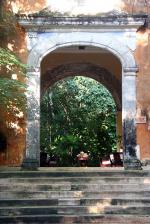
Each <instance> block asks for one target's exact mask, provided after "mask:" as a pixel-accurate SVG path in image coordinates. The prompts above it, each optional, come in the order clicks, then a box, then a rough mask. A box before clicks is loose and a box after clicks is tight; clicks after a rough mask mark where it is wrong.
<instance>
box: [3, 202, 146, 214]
mask: <svg viewBox="0 0 150 224" xmlns="http://www.w3.org/2000/svg"><path fill="white" fill-rule="evenodd" d="M33 214H37V215H49V214H55V215H56V214H63V215H73V214H78V215H80V214H122V215H123V214H130V215H138V214H140V215H150V207H149V206H138V207H136V206H112V205H110V204H109V203H108V204H107V203H106V204H104V205H99V204H97V205H93V206H43V207H40V206H34V207H29V206H28V207H13V208H12V207H5V208H2V207H0V216H16V215H33Z"/></svg>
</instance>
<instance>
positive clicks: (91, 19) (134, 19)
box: [17, 14, 147, 31]
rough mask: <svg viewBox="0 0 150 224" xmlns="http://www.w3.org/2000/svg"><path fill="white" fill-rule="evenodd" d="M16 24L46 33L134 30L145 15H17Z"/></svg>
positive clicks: (140, 24) (140, 23) (142, 22)
mask: <svg viewBox="0 0 150 224" xmlns="http://www.w3.org/2000/svg"><path fill="white" fill-rule="evenodd" d="M17 18H18V22H19V24H20V25H21V26H23V27H24V28H25V29H26V30H30V31H32V30H34V31H46V30H50V29H52V28H53V29H54V28H58V27H59V28H64V29H66V28H68V27H73V28H75V27H80V28H81V27H82V28H83V27H85V28H86V27H88V28H98V29H101V28H119V29H120V28H135V29H137V28H138V27H140V26H142V25H144V23H145V20H146V19H147V15H103V16H82V17H79V16H77V17H69V16H48V15H43V16H41V15H36V16H35V15H25V14H21V15H17Z"/></svg>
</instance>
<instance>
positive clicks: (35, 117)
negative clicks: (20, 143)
mask: <svg viewBox="0 0 150 224" xmlns="http://www.w3.org/2000/svg"><path fill="white" fill-rule="evenodd" d="M27 86H28V87H27V94H26V96H27V124H26V152H25V158H24V161H23V164H22V167H23V168H27V169H28V168H29V169H34V168H37V167H39V165H40V69H39V68H29V69H28V72H27Z"/></svg>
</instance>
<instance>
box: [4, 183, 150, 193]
mask: <svg viewBox="0 0 150 224" xmlns="http://www.w3.org/2000/svg"><path fill="white" fill-rule="evenodd" d="M127 189H128V191H131V192H132V191H137V192H138V191H143V190H145V191H150V184H90V183H88V184H80V183H76V184H71V183H65V184H64V183H63V184H54V183H51V184H35V183H34V184H33V183H26V184H14V183H13V184H10V185H9V184H8V185H5V184H0V192H3V191H5V192H7V191H16V192H17V191H25V192H28V191H50V190H54V191H91V192H93V191H99V192H102V191H112V192H113V191H126V190H127Z"/></svg>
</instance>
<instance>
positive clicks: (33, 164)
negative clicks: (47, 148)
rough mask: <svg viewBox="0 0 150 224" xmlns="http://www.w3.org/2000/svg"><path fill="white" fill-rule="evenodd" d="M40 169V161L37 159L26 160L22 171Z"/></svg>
mask: <svg viewBox="0 0 150 224" xmlns="http://www.w3.org/2000/svg"><path fill="white" fill-rule="evenodd" d="M38 167H39V161H38V160H36V159H30V158H26V159H24V161H23V163H22V166H21V169H22V170H37V169H38Z"/></svg>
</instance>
